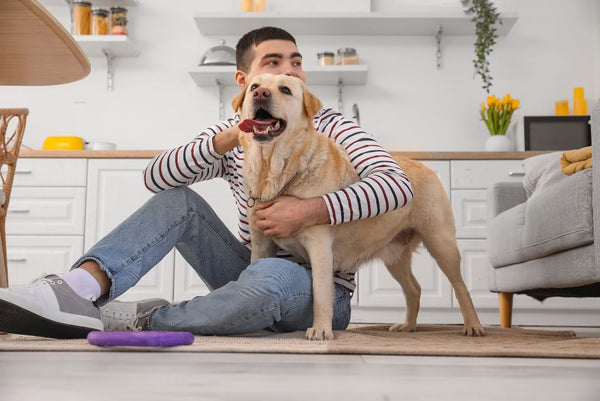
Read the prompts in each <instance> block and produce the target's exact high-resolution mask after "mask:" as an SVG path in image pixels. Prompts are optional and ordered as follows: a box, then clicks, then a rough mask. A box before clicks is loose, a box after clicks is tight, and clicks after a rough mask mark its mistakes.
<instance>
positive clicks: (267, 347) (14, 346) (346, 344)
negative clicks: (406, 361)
mask: <svg viewBox="0 0 600 401" xmlns="http://www.w3.org/2000/svg"><path fill="white" fill-rule="evenodd" d="M388 327H389V326H384V325H377V326H359V327H354V328H350V329H348V330H346V331H338V332H336V333H335V336H336V339H335V340H332V341H307V340H305V339H304V333H300V332H295V333H287V334H272V333H267V332H259V333H255V334H252V335H245V336H196V339H195V342H194V344H192V345H188V346H179V347H169V348H150V347H98V346H94V345H89V344H88V343H87V341H86V340H55V339H49V338H42V337H30V336H19V335H13V334H5V335H0V351H78V352H82V351H91V352H94V351H95V352H108V351H143V352H245V353H287V354H371V355H430V356H471V357H534V358H586V359H600V338H578V337H575V335H574V334H573V333H572V332H570V331H548V330H530V329H520V328H511V329H500V328H495V327H487V328H486V335H485V336H484V337H465V336H463V335H462V326H442V325H419V326H418V328H417V331H416V332H414V333H399V332H390V331H388Z"/></svg>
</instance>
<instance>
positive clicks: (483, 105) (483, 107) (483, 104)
mask: <svg viewBox="0 0 600 401" xmlns="http://www.w3.org/2000/svg"><path fill="white" fill-rule="evenodd" d="M481 111H485V103H481Z"/></svg>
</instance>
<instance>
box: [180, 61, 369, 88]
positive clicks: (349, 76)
mask: <svg viewBox="0 0 600 401" xmlns="http://www.w3.org/2000/svg"><path fill="white" fill-rule="evenodd" d="M368 71H369V68H368V66H366V65H336V66H309V67H304V72H305V74H306V81H307V82H309V83H310V85H337V84H338V83H339V82H340V80H341V81H342V83H343V84H344V85H364V84H366V83H367V73H368ZM234 74H235V66H229V65H225V66H199V67H198V68H196V70H195V71H190V76H191V77H192V79H193V80H194V82H195V83H196V85H198V86H211V85H215V84H218V82H220V83H221V84H223V85H226V86H232V85H235V77H234Z"/></svg>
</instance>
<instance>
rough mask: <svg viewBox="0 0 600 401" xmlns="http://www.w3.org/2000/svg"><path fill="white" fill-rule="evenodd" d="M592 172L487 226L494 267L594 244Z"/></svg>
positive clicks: (555, 187)
mask: <svg viewBox="0 0 600 401" xmlns="http://www.w3.org/2000/svg"><path fill="white" fill-rule="evenodd" d="M593 226H594V224H593V220H592V170H584V171H581V172H579V173H577V174H574V175H572V176H570V177H568V178H567V179H565V180H562V181H560V182H558V183H556V184H555V185H553V186H552V187H550V188H548V189H546V190H545V191H544V193H542V194H539V196H535V197H532V198H530V199H529V200H528V201H527V202H525V203H522V204H520V205H517V206H515V207H513V208H512V209H509V210H507V211H505V212H503V213H501V214H499V215H498V216H496V217H495V218H493V219H492V220H491V221H490V222H489V224H488V255H489V258H490V262H491V264H492V266H494V267H502V266H506V265H511V264H514V263H522V262H526V261H528V260H533V259H537V258H541V257H544V256H546V255H550V254H552V253H556V252H560V251H564V250H566V249H571V248H575V247H579V246H582V245H587V244H591V243H593V242H594V228H593Z"/></svg>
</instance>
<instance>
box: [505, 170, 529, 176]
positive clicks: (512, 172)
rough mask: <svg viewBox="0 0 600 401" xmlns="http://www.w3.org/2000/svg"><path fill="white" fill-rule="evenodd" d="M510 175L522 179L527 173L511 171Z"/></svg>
mask: <svg viewBox="0 0 600 401" xmlns="http://www.w3.org/2000/svg"><path fill="white" fill-rule="evenodd" d="M508 175H509V176H511V177H521V176H524V175H525V173H524V172H523V171H509V172H508Z"/></svg>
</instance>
